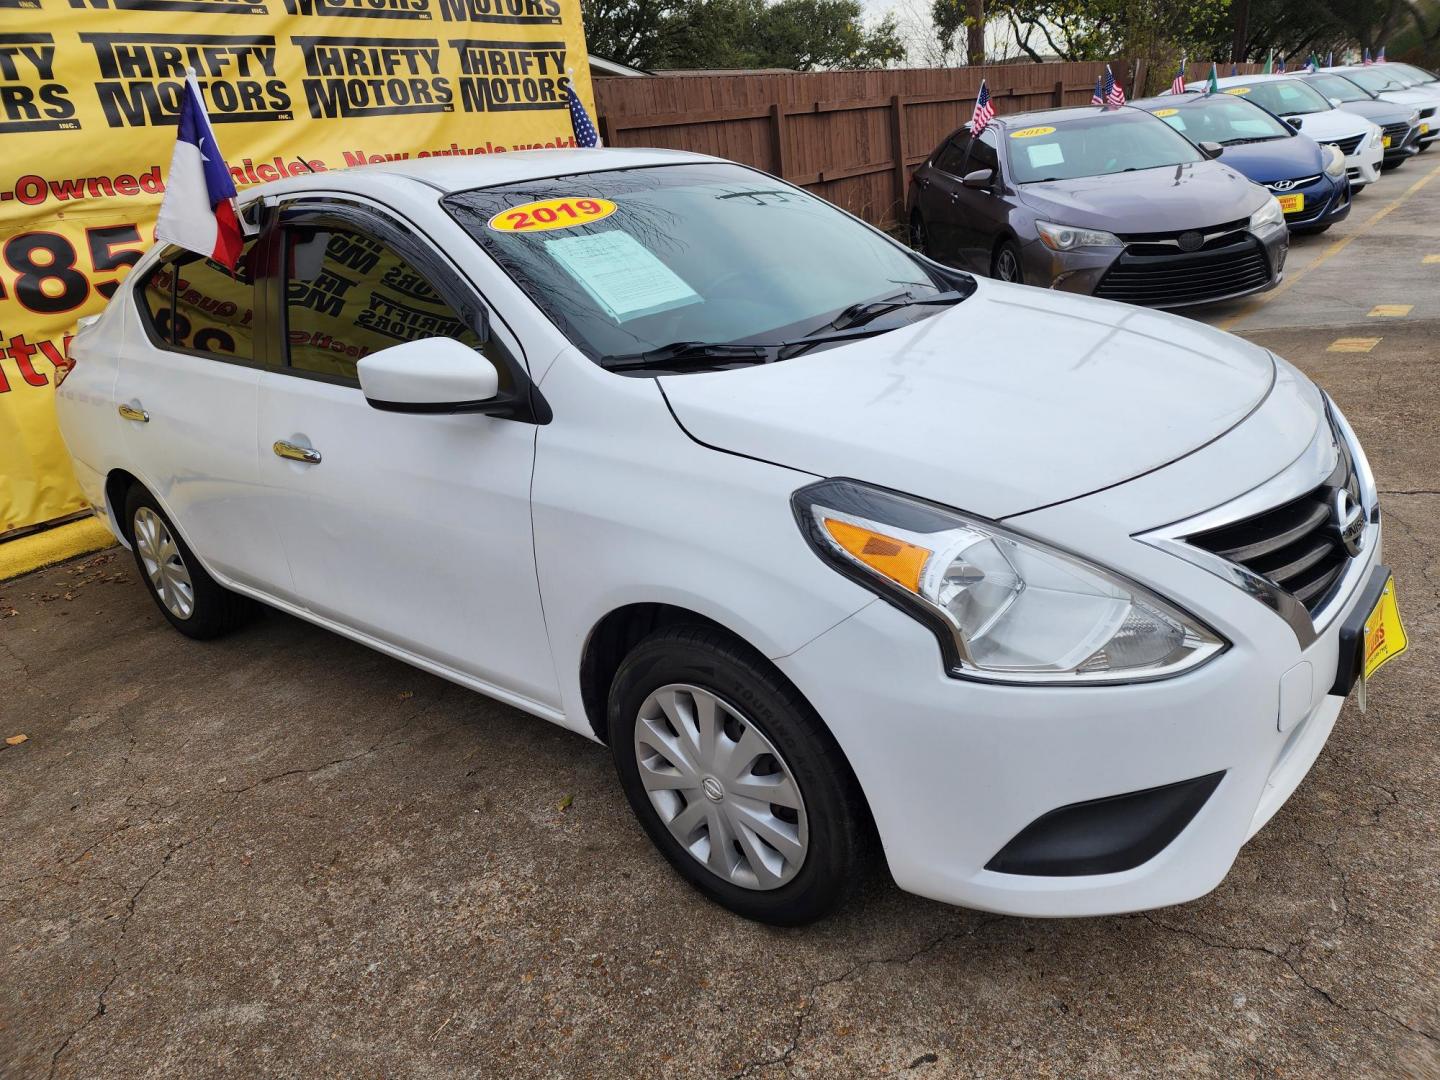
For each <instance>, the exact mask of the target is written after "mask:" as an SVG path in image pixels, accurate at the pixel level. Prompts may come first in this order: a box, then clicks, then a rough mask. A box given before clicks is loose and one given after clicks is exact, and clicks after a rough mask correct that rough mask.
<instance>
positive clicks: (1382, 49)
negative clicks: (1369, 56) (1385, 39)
mask: <svg viewBox="0 0 1440 1080" xmlns="http://www.w3.org/2000/svg"><path fill="white" fill-rule="evenodd" d="M1375 62H1376V63H1377V64H1383V63H1385V46H1384V45H1381V46H1380V54H1379V55H1378V56H1376V57H1375Z"/></svg>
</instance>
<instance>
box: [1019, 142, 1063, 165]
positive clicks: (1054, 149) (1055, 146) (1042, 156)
mask: <svg viewBox="0 0 1440 1080" xmlns="http://www.w3.org/2000/svg"><path fill="white" fill-rule="evenodd" d="M1025 152H1026V153H1027V154H1029V155H1030V166H1031V168H1035V169H1041V168H1044V167H1045V166H1046V165H1063V164H1064V163H1065V152H1064V151H1063V150H1061V149H1060V144H1059V143H1039V144H1038V145H1036V146H1027V147H1025Z"/></svg>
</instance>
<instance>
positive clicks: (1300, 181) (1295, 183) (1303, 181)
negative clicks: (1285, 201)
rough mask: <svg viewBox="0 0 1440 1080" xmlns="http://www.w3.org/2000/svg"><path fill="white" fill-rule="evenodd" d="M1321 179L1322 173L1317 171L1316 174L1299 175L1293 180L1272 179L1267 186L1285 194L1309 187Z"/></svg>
mask: <svg viewBox="0 0 1440 1080" xmlns="http://www.w3.org/2000/svg"><path fill="white" fill-rule="evenodd" d="M1319 179H1320V174H1319V173H1316V174H1315V175H1314V176H1297V177H1296V178H1295V179H1293V180H1270V181H1268V182H1267V183H1266V184H1265V186H1266V187H1267V188H1269V189H1270V190H1271V191H1278V192H1280V194H1281V195H1284V194H1286V193H1287V192H1291V191H1294V190H1295V189H1296V188H1303V187H1308V186H1309V185H1310V184H1313V183H1315V181H1316V180H1319Z"/></svg>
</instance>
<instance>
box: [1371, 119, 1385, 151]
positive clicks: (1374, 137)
mask: <svg viewBox="0 0 1440 1080" xmlns="http://www.w3.org/2000/svg"><path fill="white" fill-rule="evenodd" d="M1384 141H1385V133H1384V132H1383V131H1381V130H1380V129H1379V128H1378V127H1376V126H1375V125H1374V124H1371V125H1370V145H1371V146H1381V145H1383V144H1384Z"/></svg>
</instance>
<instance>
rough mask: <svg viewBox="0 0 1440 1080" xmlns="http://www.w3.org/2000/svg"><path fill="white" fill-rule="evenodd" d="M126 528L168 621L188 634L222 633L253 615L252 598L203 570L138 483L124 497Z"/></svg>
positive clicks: (145, 578)
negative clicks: (218, 581)
mask: <svg viewBox="0 0 1440 1080" xmlns="http://www.w3.org/2000/svg"><path fill="white" fill-rule="evenodd" d="M125 529H126V534H127V535H128V536H129V538H130V546H131V548H132V549H133V551H134V553H135V565H136V566H137V567H139V569H140V578H141V580H142V581H144V582H145V588H146V589H147V590H148V591H149V593H150V596H151V598H152V599H153V600H154V601H155V603H156V605H157V606H158V607H159V608H160V613H161V614H162V615H164V616H165V618H166V619H168V620H169V622H170V625H171V626H173V627H175V629H176V630H179V631H180V632H181V633H182V634H184V635H185V636H186V637H192V638H198V639H202V640H203V639H206V638H213V637H219V636H220V635H221V634H224V633H226V632H228V631H230V630H233V629H234V628H235V627H236V626H239V625H240V624H241V623H242V622H244V621H245V620H246V619H247V618H249V616H250V615H251V614H252V613H253V611H254V604H253V602H252V601H250V600H248V599H247V598H245V597H243V596H239V595H237V594H235V593H233V592H230V591H229V590H228V589H225V588H224V587H222V586H221V585H219V584H218V583H217V582H216V581H215V579H214V578H212V577H211V576H210V575H209V574H207V573H206V572H205V568H204V567H203V566H201V565H200V561H199V560H198V559H196V558H195V553H194V552H192V551H191V550H190V548H189V546H188V545H187V544H186V543H185V541H184V540H182V539H181V538H180V533H179V532H178V531H177V530H176V529H175V526H174V524H173V523H172V522H171V521H170V518H169V517H168V516H166V514H165V511H164V510H162V509H161V508H160V504H159V503H158V502H156V501H155V496H153V495H151V494H150V492H148V491H146V490H145V489H144V488H143V487H141V486H140V485H138V484H136V485H135V486H133V487H132V488H131V489H130V492H129V494H128V495H127V497H126V499H125Z"/></svg>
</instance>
